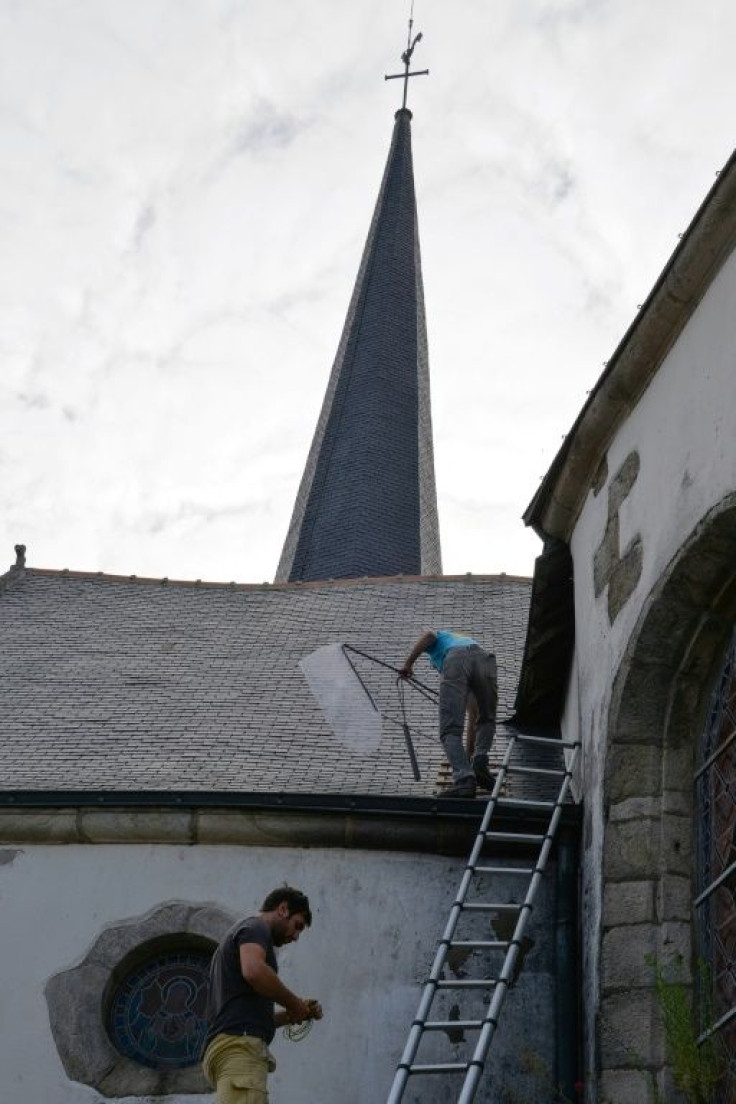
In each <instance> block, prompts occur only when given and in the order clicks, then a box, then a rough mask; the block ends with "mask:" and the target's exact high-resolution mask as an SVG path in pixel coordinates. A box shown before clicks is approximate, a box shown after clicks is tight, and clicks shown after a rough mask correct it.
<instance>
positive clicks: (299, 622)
mask: <svg viewBox="0 0 736 1104" xmlns="http://www.w3.org/2000/svg"><path fill="white" fill-rule="evenodd" d="M529 593H530V581H529V580H526V579H517V578H512V577H505V576H500V577H475V578H469V577H468V578H465V577H462V578H442V577H439V578H434V579H432V578H416V579H367V580H355V581H350V582H344V583H317V584H291V585H285V586H281V587H278V586H273V587H268V586H228V585H225V584H223V585H220V584H216V585H215V584H207V585H197V584H194V583H187V584H182V583H164V582H161V581H155V580H128V579H124V578H118V577H111V576H96V575H84V574H75V573H66V572H45V571H36V570H28V571H16V570H13V571H11V572H10V573H9V575H8V576H6V577H5V582H4V586H3V587H2V590H1V591H0V686H1V688H2V702H3V708H2V711H1V712H0V747H1V748H2V777H1V779H0V789H3V790H8V789H19V790H26V789H29V790H52V791H58V790H71V789H83V790H95V789H120V790H124V789H142V790H145V789H148V790H206V789H212V790H238V791H249V792H263V791H277V792H302V793H305V792H311V793H338V794H339V793H354V794H414V795H417V796H423V795H427V794H430V793H432V792H433V790H434V787H435V783H436V779H437V771H438V767H439V764H440V761H441V758H442V757H441V753H440V747H439V744H438V743H437V742H436V741H435V740H434V739H433V738H428V737H430V736H431V737H434V735H435V726H436V718H435V709H434V707H433V706H432V705H431V704H430V703H428V702H425V701H424V700H423V699H422V698H420V697H419V696H418V695H412V696H411V700H410V703H409V709H410V719H411V722H412V725H413V726H414V727H416V728H417V729H419V730H421V732H422V733H424V734H425V735H423V736H418V737H417V750H418V755H419V760H420V765H421V767H422V775H423V777H422V781H421V782H418V783H417V782H414V781H413V779H412V776H411V772H410V769H409V765H408V761H407V758H406V755H405V752H404V748H403V737H402V733H401V730H400V728H398V727H396V726H395V725H393V724H388V725H384V734H383V737H382V741H381V746H380V748H379V750H378V752H377V753H376V754H374V755H371V756H368V757H362V756H360V757H359V756H356V755H354V754H351V753H349V752H348V751H347V750H346V748H345V747H344V746H343V745H342V744H341V743H340V742H339V741H338V740H336V739H335V737H334V736H333V735H332V734H331V732H330V731H329V729H328V727H327V725H326V723H325V721H324V720H323V718H322V715H321V713H320V710H319V709H318V707H317V706H316V704H315V703H314V701H313V699H312V697H311V695H310V692H309V690H308V687H307V685H306V682H305V681H304V678H303V676H302V674H301V672H300V670H299V668H298V666H297V664H298V661H299V660H300V659H301V658H302V657H303V656H304V655H306V654H307V653H309V652H311V651H312V650H313V649H315V648H317V647H319V646H321V645H323V644H327V643H331V642H335V641H343V642H346V643H349V644H352V645H354V646H355V647H356V648H358V649H360V650H362V651H365V652H367V653H370V654H371V655H375V656H377V657H379V658H382V659H384V660H386V661H388V662H389V663H399V662H400V661H401V660H402V659H403V658H404V656H405V654H406V652H407V651H408V649H409V647H410V645H411V644H412V643H413V641H414V639H415V638H416V637H417V636H418V634H419V633H420V632H421V631H423V630H424V629H425V628H432V627H448V628H455V629H458V630H462V631H463V632H466V633H469V634H471V635H472V636H474V637H476V638H477V639H478V640H480V641H481V642H483V643H484V644H485V645H486V646H487V647H489V648H492V649H493V650H495V652H496V654H497V656H498V662H499V669H500V711H499V713H500V716H502V717H503V716H504V715H509V714H510V713H511V710H512V707H513V701H514V694H515V691H516V684H517V679H518V669H519V663H520V660H521V655H522V651H523V645H524V637H525V631H526V621H527V608H528V602H529ZM359 662H360V663H361V665H362V667H361V669H362V670H363V671H364V675H365V677H366V680H367V682H368V684H369V685H370V686H371V689H372V690H373V691H374V693H375V694H376V696H377V698H378V699H379V700H380V701H381V703H382V704H384V703H385V704H386V706H387V707H388V708H389V709H391V710H392V711H393V714H394V715H395V716H396V715H397V713H396V710H397V695H396V686H395V679H394V676H393V675H392V674H391V672H387V671H384V670H383V669H382V668H379V667H377V666H375V665H373V664H369V663H366V662H365V661H362V660H359ZM416 673H417V674H418V675H420V677H426V680H427V682H428V683H432V684H434V685H436V677H435V676H434V674H433V673H432V672H431V668H430V667H429V665H428V664H426V662H425V661H422V662H421V663H420V664H419V665H418V667H417V672H416Z"/></svg>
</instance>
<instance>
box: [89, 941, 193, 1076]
mask: <svg viewBox="0 0 736 1104" xmlns="http://www.w3.org/2000/svg"><path fill="white" fill-rule="evenodd" d="M210 957H211V955H210V954H208V953H207V952H206V951H204V950H201V951H195V950H180V951H177V950H170V951H168V952H164V953H163V954H157V955H154V956H153V957H152V958H149V959H148V960H147V961H145V962H143V963H142V964H140V965H139V966H137V967H135V968H134V969H132V970H131V971H130V972H129V973H128V974H127V975H126V976H125V977H124V978H123V980H122V981H121V982H120V984H119V985H118V986H117V988H116V989H115V992H114V993H113V995H112V1000H111V1001H110V1007H109V1010H108V1021H107V1030H108V1033H109V1035H110V1038H111V1040H112V1042H113V1044H114V1045H115V1047H116V1048H117V1049H118V1050H119V1051H120V1053H121V1054H122V1055H124V1057H126V1058H132V1059H133V1061H134V1062H140V1063H141V1065H144V1066H150V1067H151V1069H158V1070H171V1069H185V1068H186V1067H187V1066H193V1065H195V1063H196V1062H198V1060H199V1056H200V1053H201V1050H202V1045H203V1043H204V1037H205V1033H206V1030H207V1022H206V1019H205V1014H206V1006H207V985H208V972H209V964H210Z"/></svg>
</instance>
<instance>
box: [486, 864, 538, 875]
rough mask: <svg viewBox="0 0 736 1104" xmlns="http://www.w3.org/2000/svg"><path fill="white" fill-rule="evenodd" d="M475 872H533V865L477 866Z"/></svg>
mask: <svg viewBox="0 0 736 1104" xmlns="http://www.w3.org/2000/svg"><path fill="white" fill-rule="evenodd" d="M473 873H474V874H533V873H534V867H533V866H475V867H473Z"/></svg>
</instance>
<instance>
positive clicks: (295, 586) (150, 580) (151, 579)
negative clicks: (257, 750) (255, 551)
mask: <svg viewBox="0 0 736 1104" xmlns="http://www.w3.org/2000/svg"><path fill="white" fill-rule="evenodd" d="M24 575H40V576H45V577H58V578H70V579H90V580H94V579H96V580H104V581H105V582H118V583H144V584H155V583H157V584H158V585H160V586H174V587H195V588H199V587H202V588H209V589H212V588H215V587H219V588H225V589H228V590H229V589H233V590H315V589H319V588H322V587H345V586H369V585H372V584H377V583H378V584H385V583H457V582H466V583H477V582H478V583H479V582H492V581H494V580H500V579H505V580H507V581H509V582H521V583H531V581H532V579H531V576H529V575H512V574H509V573H508V572H505V571H501V572H499V573H496V574H488V575H486V574H476V573H474V572H470V571H468V572H466V573H465V574H462V575H363V576H357V577H355V578H348V579H314V580H309V581H306V582H302V581H300V580H298V581H294V582H285V583H269V582H262V583H236V582H234V581H231V582H225V581H224V580H203V579H170V578H169V577H168V576H165V575H164V576H157V575H118V574H114V573H108V572H105V571H75V570H70V569H69V568H67V567H64V568H53V567H27V568H23V569H21V570H19V569H17V568H15V567H11V568H10V570H9V571H8V572H6V574H5V575H2V576H0V589H1V588H2V587H3V585H4V584H5V582H6V580H7V581H8V582H11V581H12V580H13V579H20V578H21V576H24Z"/></svg>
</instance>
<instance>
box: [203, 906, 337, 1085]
mask: <svg viewBox="0 0 736 1104" xmlns="http://www.w3.org/2000/svg"><path fill="white" fill-rule="evenodd" d="M311 923H312V913H311V911H310V908H309V900H308V899H307V897H306V896H305V894H303V893H301V892H300V891H299V890H298V889H292V888H291V887H290V886H282V887H281V888H280V889H275V890H273V892H271V893H269V895H268V896H267V897H266V900H265V901H264V902H263V905H262V907H261V911H260V912H259V913H258V915H257V916H250V917H247V918H246V919H245V920H240V921H238V923H237V924H234V925H233V927H232V928H230V930H229V931H228V932H227V933H226V935H225V937H224V938H223V940H222V942H221V943H220V945H219V947H218V948H217V950H216V951H215V953H214V955H213V957H212V963H211V966H210V989H209V996H208V1001H207V1037H206V1039H205V1048H204V1055H203V1059H202V1067H203V1069H204V1073H205V1076H206V1077H207V1079H208V1081H209V1082H210V1084H211V1085H212V1086H213V1087H215V1088H216V1090H217V1096H216V1100H217V1104H267V1102H268V1092H267V1078H268V1074H269V1073H270V1072H272V1071H273V1070H274V1069H275V1068H276V1061H275V1059H274V1057H273V1055H272V1054H271V1051H270V1050H269V1049H268V1048H269V1044H270V1042H271V1040H272V1039H273V1037H274V1034H275V1032H276V1028H277V1027H281V1026H282V1025H285V1024H297V1023H303V1022H304V1021H305V1020H319V1019H321V1018H322V1009H321V1007H320V1005H319V1003H318V1002H317V1001H309V1000H306V999H305V998H304V997H298V996H297V995H296V994H295V993H293V992H292V991H291V990H290V989H288V988H287V987H286V986H285V985H284V984H283V982H282V981H280V980H279V977H278V964H277V962H276V954H275V952H274V948H275V947H282V946H284V945H285V944H287V943H295V942H296V941H297V939H298V938H299V936H300V935H301V933H302V932H303V931H304V929H305V928H307V927H309V926H310V924H311ZM274 1004H278V1005H280V1006H281V1008H282V1011H280V1012H275V1010H274Z"/></svg>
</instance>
